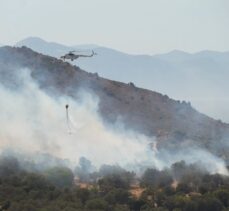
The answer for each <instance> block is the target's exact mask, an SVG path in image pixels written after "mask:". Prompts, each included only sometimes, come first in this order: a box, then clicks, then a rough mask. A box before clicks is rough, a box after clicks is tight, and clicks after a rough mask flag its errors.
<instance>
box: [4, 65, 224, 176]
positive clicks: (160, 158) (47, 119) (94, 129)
mask: <svg viewBox="0 0 229 211" xmlns="http://www.w3.org/2000/svg"><path fill="white" fill-rule="evenodd" d="M18 72H20V75H18V76H15V77H17V81H19V82H20V83H19V85H17V89H12V86H10V87H11V88H9V87H7V86H3V85H0V149H1V150H4V149H6V148H8V149H13V150H15V151H18V152H20V151H22V152H24V153H27V154H30V155H35V154H36V153H48V154H51V155H53V156H56V157H58V158H61V159H68V160H70V161H71V162H72V163H74V164H76V163H77V161H78V160H79V158H80V157H82V156H84V157H86V158H87V159H89V160H91V161H92V163H93V165H95V166H97V167H99V166H101V165H102V164H118V165H120V166H122V167H127V166H128V167H129V168H130V169H131V170H135V169H137V168H138V167H140V166H146V167H156V168H159V169H162V168H164V167H166V166H169V165H171V164H172V162H176V161H180V160H185V161H186V162H188V163H190V162H197V161H199V160H203V157H204V159H205V161H207V162H203V163H204V164H206V165H208V163H209V162H210V163H212V165H211V168H210V170H211V171H212V172H219V173H223V174H226V173H227V171H226V168H225V165H224V163H223V161H222V160H221V159H219V158H216V157H214V156H213V155H211V154H210V153H207V152H205V151H203V150H199V151H198V150H190V151H189V154H188V153H181V154H179V155H177V154H175V155H174V154H172V153H170V152H167V153H160V152H159V151H158V149H157V148H156V146H157V145H156V142H155V139H154V137H147V136H145V135H143V134H139V133H136V132H134V131H132V130H126V129H124V128H123V127H121V126H120V124H117V123H116V124H114V125H113V127H110V126H109V127H108V126H106V125H105V124H104V123H103V121H102V120H101V117H100V116H99V114H98V112H97V110H98V102H99V99H98V98H97V97H96V96H94V95H92V94H90V93H88V92H85V91H83V90H78V98H77V99H78V100H77V101H76V100H75V99H73V98H70V97H68V96H59V97H53V96H50V95H49V94H47V93H46V92H44V91H43V90H41V89H40V88H39V87H38V85H37V84H36V83H35V82H34V81H33V79H32V78H31V77H30V71H29V70H25V69H23V70H20V71H18ZM66 104H68V105H69V108H68V110H69V119H70V122H71V125H70V127H71V133H70V134H69V133H68V129H69V128H68V127H69V126H68V125H67V124H66V113H65V112H66V111H65V105H66ZM31 157H32V156H31Z"/></svg>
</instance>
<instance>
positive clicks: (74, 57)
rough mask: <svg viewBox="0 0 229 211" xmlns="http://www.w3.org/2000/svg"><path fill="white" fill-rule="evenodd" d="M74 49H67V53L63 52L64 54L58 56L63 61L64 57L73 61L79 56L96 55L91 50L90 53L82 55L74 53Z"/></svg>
mask: <svg viewBox="0 0 229 211" xmlns="http://www.w3.org/2000/svg"><path fill="white" fill-rule="evenodd" d="M75 52H76V51H69V52H68V53H67V54H65V55H64V56H61V57H60V58H61V59H63V60H64V61H65V59H70V60H71V61H74V60H76V59H78V58H79V57H92V56H94V55H97V53H95V52H94V51H93V50H92V53H91V55H83V54H75Z"/></svg>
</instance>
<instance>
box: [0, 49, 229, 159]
mask: <svg viewBox="0 0 229 211" xmlns="http://www.w3.org/2000/svg"><path fill="white" fill-rule="evenodd" d="M20 68H29V69H30V70H31V75H32V77H33V78H34V79H35V80H36V81H37V82H38V83H39V85H40V87H41V88H42V89H43V90H45V91H47V92H49V93H51V92H52V93H55V94H57V95H70V96H73V97H76V95H75V93H76V91H77V90H78V89H79V88H84V89H86V90H89V91H90V92H92V93H94V94H95V95H97V96H98V97H99V100H100V102H99V112H100V114H101V116H102V117H103V119H104V121H106V122H109V123H111V124H112V123H113V122H115V121H116V120H120V121H122V122H123V123H124V125H125V127H126V128H131V129H134V130H136V131H139V132H141V133H144V134H146V135H147V136H156V137H157V140H158V147H167V148H168V147H171V148H179V147H182V146H185V147H188V146H192V145H194V144H195V145H197V146H199V147H201V148H207V149H208V150H210V151H211V152H213V153H214V154H217V155H220V156H221V157H223V158H224V159H226V160H227V159H228V158H227V156H228V154H229V153H228V150H229V148H228V137H229V136H228V135H229V125H228V124H225V123H222V122H221V121H216V120H214V119H212V118H210V117H208V116H206V115H204V114H201V113H199V112H198V111H196V110H195V109H194V108H193V107H192V106H191V105H190V103H187V102H180V101H176V100H173V99H170V98H169V97H168V96H166V95H162V94H159V93H157V92H153V91H150V90H146V89H142V88H138V87H136V86H135V85H134V84H132V83H129V84H125V83H121V82H117V81H112V80H108V79H105V78H101V77H99V76H98V75H97V74H93V73H89V72H86V71H84V70H81V69H80V68H79V67H77V66H72V65H71V64H69V63H67V62H63V61H61V60H59V59H56V58H54V57H51V56H45V55H42V54H39V53H36V52H34V51H32V50H31V49H29V48H26V47H22V48H17V47H1V48H0V75H1V77H0V82H1V83H2V84H4V85H6V86H13V85H14V84H13V83H14V73H15V71H19V70H20ZM1 101H2V102H1V103H4V99H1Z"/></svg>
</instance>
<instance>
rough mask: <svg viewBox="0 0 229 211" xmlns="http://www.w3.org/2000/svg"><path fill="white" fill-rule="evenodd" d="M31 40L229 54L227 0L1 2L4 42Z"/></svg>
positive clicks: (146, 50) (0, 25) (132, 49)
mask: <svg viewBox="0 0 229 211" xmlns="http://www.w3.org/2000/svg"><path fill="white" fill-rule="evenodd" d="M30 36H35V37H40V38H43V39H45V40H48V41H54V42H58V43H62V44H66V45H77V44H98V45H101V46H106V47H111V48H115V49H118V50H121V51H124V52H127V53H137V54H156V53H165V52H169V51H172V50H174V49H177V50H183V51H187V52H197V51H201V50H207V49H208V50H217V51H229V0H66V1H64V0H0V43H1V44H10V45H13V44H14V43H15V42H17V41H19V40H22V39H24V38H26V37H30Z"/></svg>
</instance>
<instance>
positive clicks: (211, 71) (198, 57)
mask: <svg viewBox="0 0 229 211" xmlns="http://www.w3.org/2000/svg"><path fill="white" fill-rule="evenodd" d="M23 45H24V46H27V47H29V48H31V49H33V50H35V51H37V52H40V53H43V54H46V55H50V56H54V57H60V56H61V55H63V54H65V53H66V52H68V51H69V50H73V49H76V50H80V49H82V50H83V51H84V52H86V53H90V51H91V49H94V51H96V53H97V54H98V55H97V56H95V57H93V58H90V59H85V58H80V59H78V60H77V61H75V62H74V63H73V64H76V65H77V66H80V67H81V68H82V69H85V70H87V71H89V72H97V73H98V74H99V75H101V76H103V77H106V78H109V79H112V80H117V81H122V82H125V83H128V82H130V81H132V82H133V83H135V84H136V85H137V86H140V87H144V88H147V89H151V90H157V91H158V92H161V93H164V94H168V95H169V96H171V97H173V98H175V99H184V100H186V101H191V103H192V105H194V106H195V107H196V108H198V110H200V111H202V112H204V113H207V114H208V115H210V116H212V117H214V118H217V119H222V120H224V121H227V122H229V111H228V107H229V95H228V92H227V90H228V89H229V84H228V82H227V80H226V79H227V78H229V52H214V51H202V52H198V53H195V54H190V53H186V52H182V51H178V50H175V51H172V52H169V53H167V54H160V55H154V56H149V55H130V54H126V53H122V52H120V51H117V50H113V49H109V48H105V47H98V46H95V45H89V46H72V47H69V46H64V45H60V44H57V43H52V42H51V43H49V42H46V41H44V40H41V39H39V38H27V39H25V40H23V41H20V42H18V43H17V44H16V46H23Z"/></svg>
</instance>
